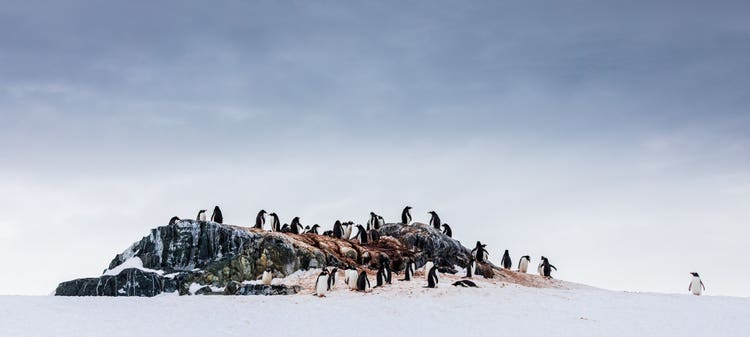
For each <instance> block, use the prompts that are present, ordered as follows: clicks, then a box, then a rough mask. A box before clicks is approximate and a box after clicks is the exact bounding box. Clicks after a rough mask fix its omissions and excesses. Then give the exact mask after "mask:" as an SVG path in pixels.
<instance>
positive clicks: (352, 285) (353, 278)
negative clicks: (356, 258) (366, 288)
mask: <svg viewBox="0 0 750 337" xmlns="http://www.w3.org/2000/svg"><path fill="white" fill-rule="evenodd" d="M358 277H359V274H358V273H357V270H356V269H352V268H349V269H347V270H345V271H344V283H346V285H347V286H348V287H349V289H351V290H357V278H358Z"/></svg>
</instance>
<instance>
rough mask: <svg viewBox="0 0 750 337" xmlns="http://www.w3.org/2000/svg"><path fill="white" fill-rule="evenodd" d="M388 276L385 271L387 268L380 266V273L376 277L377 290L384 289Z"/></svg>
mask: <svg viewBox="0 0 750 337" xmlns="http://www.w3.org/2000/svg"><path fill="white" fill-rule="evenodd" d="M387 277H388V276H387V275H386V271H385V266H384V265H380V268H378V273H377V274H376V275H375V288H377V287H382V286H383V285H384V284H386V280H387Z"/></svg>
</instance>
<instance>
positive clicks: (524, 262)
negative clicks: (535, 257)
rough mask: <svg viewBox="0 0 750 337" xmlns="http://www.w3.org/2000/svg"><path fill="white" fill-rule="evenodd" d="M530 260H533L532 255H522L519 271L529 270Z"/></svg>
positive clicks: (519, 261)
mask: <svg viewBox="0 0 750 337" xmlns="http://www.w3.org/2000/svg"><path fill="white" fill-rule="evenodd" d="M529 262H531V257H529V256H528V255H524V256H521V259H520V260H518V271H520V272H522V273H525V272H526V271H527V270H529Z"/></svg>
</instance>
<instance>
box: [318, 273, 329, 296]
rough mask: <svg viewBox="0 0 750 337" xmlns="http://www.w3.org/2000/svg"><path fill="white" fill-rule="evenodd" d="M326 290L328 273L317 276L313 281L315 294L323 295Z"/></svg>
mask: <svg viewBox="0 0 750 337" xmlns="http://www.w3.org/2000/svg"><path fill="white" fill-rule="evenodd" d="M326 291H328V275H324V276H319V277H318V282H316V283H315V295H318V296H320V297H323V296H325V295H326Z"/></svg>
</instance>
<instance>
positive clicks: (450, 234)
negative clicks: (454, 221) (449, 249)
mask: <svg viewBox="0 0 750 337" xmlns="http://www.w3.org/2000/svg"><path fill="white" fill-rule="evenodd" d="M443 234H445V235H447V236H448V237H449V238H452V237H453V230H452V229H451V226H448V224H447V223H444V224H443Z"/></svg>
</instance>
